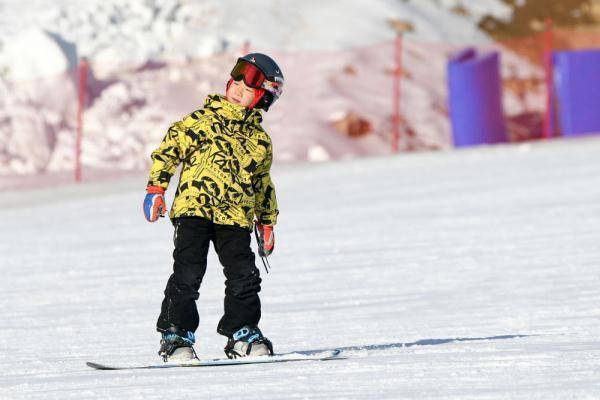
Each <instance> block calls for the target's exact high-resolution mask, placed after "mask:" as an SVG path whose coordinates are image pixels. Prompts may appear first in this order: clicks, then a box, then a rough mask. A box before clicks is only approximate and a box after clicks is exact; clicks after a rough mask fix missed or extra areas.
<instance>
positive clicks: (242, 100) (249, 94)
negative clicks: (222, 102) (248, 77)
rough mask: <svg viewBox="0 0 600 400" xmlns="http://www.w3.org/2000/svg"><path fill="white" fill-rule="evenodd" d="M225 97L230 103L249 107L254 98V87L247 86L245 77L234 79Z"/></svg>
mask: <svg viewBox="0 0 600 400" xmlns="http://www.w3.org/2000/svg"><path fill="white" fill-rule="evenodd" d="M225 98H226V99H227V101H228V102H230V103H233V104H237V105H240V106H243V107H248V106H249V105H250V104H252V101H253V100H254V89H253V88H251V87H249V86H246V84H245V83H244V80H243V79H240V80H239V81H233V82H231V85H229V89H227V93H225Z"/></svg>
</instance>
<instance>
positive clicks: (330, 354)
mask: <svg viewBox="0 0 600 400" xmlns="http://www.w3.org/2000/svg"><path fill="white" fill-rule="evenodd" d="M340 353H341V350H338V349H333V350H324V351H320V352H316V353H307V352H290V353H281V354H275V355H272V356H261V357H243V358H235V359H229V358H213V359H196V360H192V361H187V362H182V363H178V362H166V363H160V364H159V363H156V364H145V365H144V364H129V365H127V364H124V365H110V364H100V363H95V362H90V361H88V362H86V365H87V366H88V367H91V368H94V369H98V370H112V371H114V370H127V369H159V368H183V367H185V368H190V367H221V366H227V365H248V364H270V363H282V362H295V361H327V360H340V359H344V357H340Z"/></svg>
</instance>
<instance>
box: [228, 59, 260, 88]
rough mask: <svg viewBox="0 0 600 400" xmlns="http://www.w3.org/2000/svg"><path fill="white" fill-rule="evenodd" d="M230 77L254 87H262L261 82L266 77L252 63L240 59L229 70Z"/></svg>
mask: <svg viewBox="0 0 600 400" xmlns="http://www.w3.org/2000/svg"><path fill="white" fill-rule="evenodd" d="M231 77H232V78H233V80H234V81H239V80H241V79H243V80H244V83H245V84H246V86H249V87H251V88H254V89H260V88H262V87H263V83H264V82H265V80H266V79H267V77H266V76H265V74H264V73H263V72H262V71H261V70H260V69H259V68H258V67H257V66H256V65H254V64H251V63H249V62H247V61H244V60H240V61H238V63H237V64H235V67H233V69H232V70H231Z"/></svg>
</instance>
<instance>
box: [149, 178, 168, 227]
mask: <svg viewBox="0 0 600 400" xmlns="http://www.w3.org/2000/svg"><path fill="white" fill-rule="evenodd" d="M146 192H147V194H146V197H145V198H144V216H145V217H146V220H147V221H148V222H155V221H156V220H157V219H158V217H164V216H165V212H166V211H167V206H166V205H165V189H163V188H161V187H160V186H148V187H147V188H146Z"/></svg>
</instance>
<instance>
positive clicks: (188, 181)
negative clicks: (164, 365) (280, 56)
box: [143, 53, 284, 361]
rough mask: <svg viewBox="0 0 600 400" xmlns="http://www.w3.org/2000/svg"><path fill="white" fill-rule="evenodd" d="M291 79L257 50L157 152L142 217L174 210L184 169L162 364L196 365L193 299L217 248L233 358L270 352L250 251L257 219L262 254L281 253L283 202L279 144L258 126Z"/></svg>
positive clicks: (162, 320) (225, 331) (175, 213)
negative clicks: (276, 174)
mask: <svg viewBox="0 0 600 400" xmlns="http://www.w3.org/2000/svg"><path fill="white" fill-rule="evenodd" d="M283 81H284V79H283V74H282V73H281V70H280V68H279V67H278V66H277V64H276V63H275V61H273V59H271V58H270V57H268V56H266V55H264V54H260V53H252V54H248V55H246V56H244V57H241V58H239V59H238V60H237V63H236V65H235V66H234V68H233V70H232V71H231V78H230V79H229V82H228V83H227V90H226V94H225V96H221V95H209V96H208V97H207V99H206V101H205V105H204V108H203V109H200V110H196V111H194V112H192V113H191V114H189V115H187V116H186V117H184V118H183V120H181V121H178V122H175V123H174V124H173V125H171V127H170V128H169V130H168V132H167V134H166V136H165V138H164V139H163V141H162V143H161V144H160V146H159V147H158V149H157V150H155V151H154V152H153V153H152V160H153V164H152V168H151V171H150V179H149V181H148V186H147V189H146V191H147V194H146V197H145V199H144V205H143V208H144V214H145V217H146V219H147V220H148V221H150V222H155V221H156V220H158V218H159V217H162V216H163V215H164V213H165V211H166V205H165V200H164V193H165V190H166V189H167V186H168V185H169V181H170V179H171V176H172V175H173V174H174V173H175V170H176V168H177V166H178V165H179V164H182V170H181V177H180V179H179V185H178V186H177V191H176V192H175V199H174V201H173V205H172V207H171V211H170V214H169V217H170V218H171V221H172V222H173V225H174V227H175V234H174V244H175V250H174V252H173V259H174V265H173V274H172V275H171V276H170V278H169V280H168V282H167V285H166V289H165V291H164V295H165V297H164V300H163V302H162V307H161V312H160V316H159V317H158V321H157V324H156V328H157V330H158V332H160V333H161V334H162V339H161V343H160V350H159V352H158V354H159V355H160V356H161V357H162V358H163V360H164V361H168V360H187V359H192V358H196V353H195V352H194V349H193V347H192V346H193V344H194V342H195V337H194V332H195V331H196V329H197V327H198V324H199V317H198V310H197V308H196V303H195V301H196V300H197V299H198V297H199V292H198V290H199V288H200V284H201V282H202V278H203V276H204V272H205V271H206V264H207V261H206V258H207V253H208V248H209V243H210V242H211V241H212V242H213V245H214V248H215V250H216V252H217V254H218V256H219V261H220V263H221V264H222V265H223V270H224V274H225V278H226V281H225V301H224V315H223V317H222V318H221V320H220V321H219V324H218V327H217V332H218V333H220V334H221V335H224V336H226V337H227V338H228V341H227V344H226V346H225V349H224V350H225V354H226V355H227V357H229V358H235V357H244V356H257V355H272V354H273V346H272V344H271V342H270V341H269V340H268V339H267V338H266V337H264V336H263V334H262V332H261V331H260V329H259V328H258V322H259V320H260V316H261V307H260V299H259V296H258V292H259V291H260V283H261V278H260V274H259V270H258V269H257V268H256V266H255V262H254V258H255V257H254V253H253V252H252V250H251V248H250V243H251V232H252V229H253V226H254V225H253V220H254V217H255V216H256V228H257V230H258V233H259V253H260V254H264V255H269V254H271V252H272V251H273V249H274V245H275V240H274V234H273V226H274V225H275V223H276V220H277V214H278V213H279V211H278V210H277V200H276V197H275V188H274V186H273V183H272V181H271V177H270V174H269V170H270V168H271V162H272V156H273V153H272V146H271V139H270V137H269V135H267V133H266V132H265V131H264V130H263V128H262V127H261V126H260V123H261V121H262V115H261V112H260V111H259V110H261V109H262V110H264V111H268V110H269V107H270V106H271V105H272V104H273V103H274V102H275V101H276V100H277V99H278V98H279V96H280V95H281V93H282V88H283Z"/></svg>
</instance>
